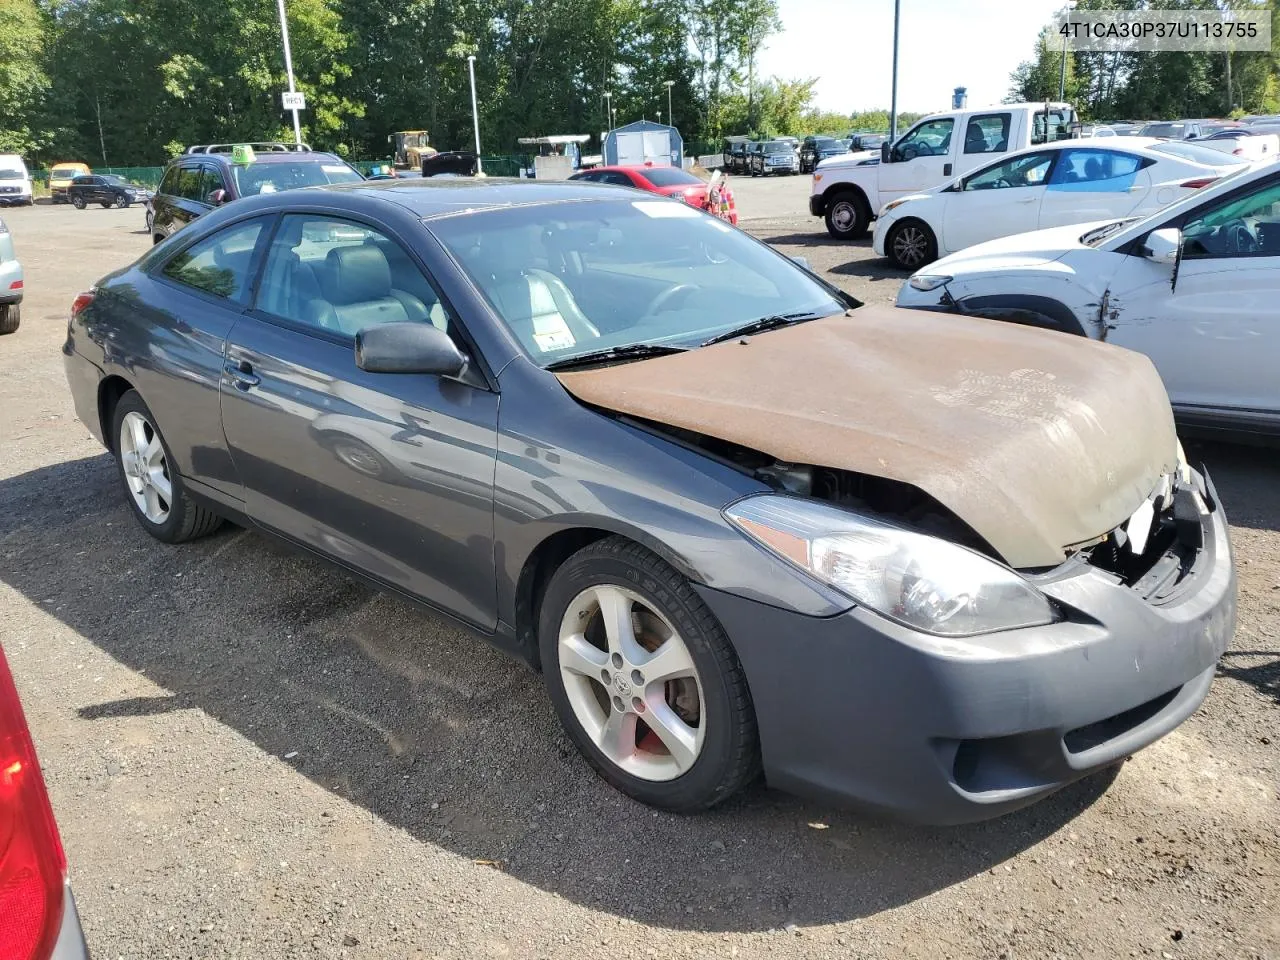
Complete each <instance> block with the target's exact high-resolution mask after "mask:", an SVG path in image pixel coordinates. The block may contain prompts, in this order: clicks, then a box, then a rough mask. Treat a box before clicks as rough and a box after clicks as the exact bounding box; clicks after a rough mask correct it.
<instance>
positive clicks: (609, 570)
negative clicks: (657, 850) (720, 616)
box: [539, 537, 759, 811]
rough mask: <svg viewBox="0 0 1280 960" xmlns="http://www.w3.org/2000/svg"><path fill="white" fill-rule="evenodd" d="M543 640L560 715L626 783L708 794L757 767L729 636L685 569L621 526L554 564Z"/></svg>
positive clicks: (688, 807)
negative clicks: (623, 533)
mask: <svg viewBox="0 0 1280 960" xmlns="http://www.w3.org/2000/svg"><path fill="white" fill-rule="evenodd" d="M539 643H540V651H541V654H542V667H543V672H544V678H545V680H546V684H547V689H548V692H549V694H550V696H551V700H552V702H553V704H554V705H555V708H556V712H557V713H558V714H559V716H560V722H561V723H562V724H563V725H564V727H565V730H566V731H567V732H568V734H569V736H570V737H571V738H572V739H573V741H574V742H575V744H576V745H577V747H578V749H579V750H580V751H581V752H582V754H583V756H584V757H586V759H587V761H588V762H589V763H590V764H591V765H592V766H593V767H594V768H595V769H596V771H597V772H598V773H600V775H601V776H603V777H604V779H605V780H607V781H608V782H609V783H611V784H613V785H614V786H615V787H617V788H618V789H619V790H621V791H622V792H623V793H626V794H628V795H629V796H631V797H634V798H635V799H637V800H639V801H641V802H642V803H647V804H649V805H651V806H655V807H661V808H663V809H666V810H675V811H693V810H702V809H705V808H707V807H710V806H713V805H714V804H716V803H719V802H720V801H722V800H724V799H726V798H727V797H729V796H731V795H732V794H734V793H735V792H737V791H738V790H739V789H740V788H741V787H742V786H743V785H745V784H746V783H747V782H749V781H750V780H751V779H752V778H754V777H755V776H756V774H757V773H758V771H759V748H758V744H757V739H756V723H755V714H754V711H753V708H752V705H751V696H750V693H749V692H748V691H747V685H746V679H745V677H744V676H743V673H742V667H741V665H740V664H739V663H738V659H737V656H736V654H735V653H734V651H733V647H732V646H731V645H730V643H729V639H728V637H726V636H725V634H724V630H723V629H722V628H721V627H720V625H719V623H718V622H717V621H716V619H715V617H714V616H713V615H712V614H711V611H710V610H708V609H707V607H706V606H705V605H704V604H703V602H702V599H701V598H700V597H699V596H698V594H697V593H696V592H695V591H694V590H693V588H692V586H691V585H690V584H689V581H688V580H686V579H685V578H684V577H683V576H681V575H680V574H679V573H678V572H677V571H676V570H674V569H673V568H671V567H670V566H668V565H667V564H666V563H665V562H663V561H662V560H661V559H660V558H659V557H657V556H655V555H654V554H652V553H650V552H649V551H648V550H645V549H644V548H643V547H641V546H640V545H638V544H636V543H633V542H631V541H629V540H626V539H624V538H622V537H609V538H606V539H604V540H600V541H597V542H596V543H593V544H591V545H590V546H588V547H584V548H583V549H582V550H580V551H578V552H577V553H576V554H574V555H573V556H572V557H570V558H569V559H568V560H567V561H565V563H564V564H563V565H562V566H561V567H560V569H559V570H557V571H556V574H555V576H554V577H553V578H552V580H551V583H550V585H549V586H548V588H547V592H546V595H545V597H544V600H543V603H542V611H541V618H540V624H539Z"/></svg>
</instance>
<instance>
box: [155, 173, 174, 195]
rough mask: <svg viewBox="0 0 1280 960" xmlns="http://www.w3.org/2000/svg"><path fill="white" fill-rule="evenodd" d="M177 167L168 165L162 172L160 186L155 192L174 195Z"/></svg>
mask: <svg viewBox="0 0 1280 960" xmlns="http://www.w3.org/2000/svg"><path fill="white" fill-rule="evenodd" d="M178 173H179V171H178V168H177V167H170V168H169V169H168V170H166V171H165V172H164V179H162V180H161V181H160V188H159V190H157V191H156V192H157V193H163V194H167V195H168V196H171V197H172V196H176V195H177V193H178Z"/></svg>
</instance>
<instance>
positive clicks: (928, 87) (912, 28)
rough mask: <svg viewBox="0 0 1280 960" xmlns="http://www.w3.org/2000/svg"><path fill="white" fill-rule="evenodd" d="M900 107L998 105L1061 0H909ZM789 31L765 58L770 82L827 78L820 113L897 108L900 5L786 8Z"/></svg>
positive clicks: (834, 3) (791, 1)
mask: <svg viewBox="0 0 1280 960" xmlns="http://www.w3.org/2000/svg"><path fill="white" fill-rule="evenodd" d="M901 4H902V28H901V35H900V40H899V56H898V108H899V109H900V110H914V111H918V112H919V111H932V110H942V109H947V108H949V107H950V105H951V91H952V88H953V87H958V86H964V87H968V88H969V105H970V106H975V107H976V106H985V105H987V104H991V103H998V102H999V101H1000V100H1002V99H1003V98H1004V96H1005V94H1006V93H1007V92H1008V89H1009V73H1010V72H1011V71H1012V70H1013V69H1014V67H1016V66H1017V65H1018V63H1019V62H1020V61H1022V60H1025V59H1027V58H1028V57H1029V56H1030V55H1031V52H1032V49H1033V46H1034V44H1035V40H1036V35H1037V33H1038V32H1039V30H1040V28H1041V27H1042V26H1044V25H1045V24H1046V23H1048V22H1049V20H1050V18H1051V17H1052V16H1053V14H1054V13H1055V12H1057V11H1059V10H1061V9H1062V7H1063V6H1064V4H1063V0H901ZM778 10H779V14H780V15H781V18H782V25H783V27H784V30H783V32H782V33H781V34H779V35H778V36H775V37H772V38H771V39H770V41H769V43H768V45H767V46H766V48H765V50H764V52H763V53H762V54H761V56H760V62H759V69H760V73H761V75H762V76H766V77H769V76H778V77H783V78H784V79H788V80H798V79H808V78H809V77H813V76H817V77H819V80H818V84H817V87H816V88H815V90H816V93H817V98H816V105H817V106H818V107H820V108H821V109H823V110H835V111H839V112H841V113H846V112H849V111H852V110H870V109H874V108H876V107H886V108H887V107H888V106H889V92H890V78H891V71H892V65H893V0H778Z"/></svg>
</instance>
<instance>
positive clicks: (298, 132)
mask: <svg viewBox="0 0 1280 960" xmlns="http://www.w3.org/2000/svg"><path fill="white" fill-rule="evenodd" d="M276 7H277V9H278V10H279V11H280V38H281V40H283V41H284V70H285V73H287V74H288V75H289V92H290V93H297V92H298V91H297V88H296V87H295V86H294V84H293V53H292V52H291V51H290V50H289V18H288V17H286V16H285V14H284V0H276ZM292 112H293V139H294V142H295V143H297V144H298V145H299V146H301V145H302V124H301V123H300V122H299V121H298V108H297V107H293V108H292Z"/></svg>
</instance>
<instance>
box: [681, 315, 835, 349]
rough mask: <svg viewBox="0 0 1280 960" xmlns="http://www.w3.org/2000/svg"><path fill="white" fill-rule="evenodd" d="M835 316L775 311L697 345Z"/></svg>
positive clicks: (722, 341)
mask: <svg viewBox="0 0 1280 960" xmlns="http://www.w3.org/2000/svg"><path fill="white" fill-rule="evenodd" d="M831 316H835V314H831V313H775V314H772V315H771V316H768V317H761V318H760V319H759V320H752V321H751V322H750V323H744V324H743V325H742V326H740V327H734V328H733V329H732V330H727V331H725V332H724V333H717V334H716V335H715V336H714V337H712V338H711V339H710V340H703V341H702V343H701V344H699V346H703V347H709V346H711V345H712V344H713V343H724V342H725V341H726V340H734V339H736V338H738V337H747V336H750V335H751V334H753V333H764V332H765V331H766V330H776V329H777V328H778V327H788V326H790V325H791V324H793V323H803V322H804V321H805V320H821V319H823V318H824V317H831Z"/></svg>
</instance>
